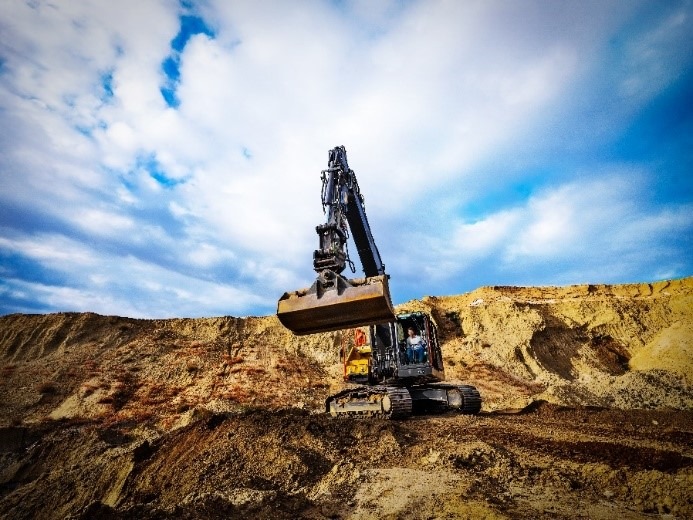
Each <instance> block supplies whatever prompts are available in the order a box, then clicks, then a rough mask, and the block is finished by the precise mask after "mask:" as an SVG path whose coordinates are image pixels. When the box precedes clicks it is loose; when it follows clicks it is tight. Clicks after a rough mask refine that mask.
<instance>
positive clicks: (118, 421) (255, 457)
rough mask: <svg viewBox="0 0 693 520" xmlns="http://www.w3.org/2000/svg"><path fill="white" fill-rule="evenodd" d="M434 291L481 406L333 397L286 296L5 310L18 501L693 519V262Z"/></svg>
mask: <svg viewBox="0 0 693 520" xmlns="http://www.w3.org/2000/svg"><path fill="white" fill-rule="evenodd" d="M414 309H420V310H425V311H427V312H429V313H430V314H431V315H432V316H433V318H434V319H435V320H436V322H437V323H438V327H439V329H440V332H441V339H442V343H443V352H444V360H445V363H446V367H447V370H446V372H447V375H448V379H449V380H451V381H456V382H462V383H467V384H473V385H475V386H476V387H477V388H478V389H479V390H480V392H481V395H482V398H483V399H484V404H483V407H482V412H481V413H480V414H479V415H476V416H464V415H457V414H446V415H427V416H413V417H411V418H409V419H406V420H378V419H370V418H339V419H335V418H331V417H329V416H327V415H324V414H323V413H322V407H323V402H324V399H325V397H326V396H327V395H329V394H330V393H332V392H334V391H336V390H338V389H340V388H342V386H343V382H342V381H341V365H340V360H339V351H340V348H339V347H340V344H341V341H342V336H341V333H326V334H319V335H314V336H306V337H301V338H298V337H295V336H293V335H291V334H290V333H289V332H288V331H286V330H285V329H283V328H282V327H281V325H279V324H278V322H277V320H276V318H275V317H272V316H270V317H257V318H232V317H221V318H199V319H172V320H135V319H130V318H121V317H115V316H99V315H95V314H89V313H83V314H79V313H63V314H50V315H21V314H17V315H11V316H4V317H0V375H1V376H2V377H1V378H0V518H9V519H15V518H16V519H20V518H22V519H34V518H41V519H44V518H45V519H53V518H55V519H58V518H60V519H63V518H72V519H92V518H96V519H98V518H103V519H125V518H128V519H129V518H144V519H168V518H176V519H187V518H190V519H192V518H267V519H270V518H272V519H274V518H292V519H293V518H310V519H325V518H335V519H336V518H343V519H370V518H386V519H387V518H389V519H400V518H402V519H448V518H449V519H454V518H469V519H479V518H481V519H483V518H512V519H520V518H523V519H524V518H552V519H553V518H566V519H568V518H570V519H572V518H589V519H611V518H621V519H639V518H681V519H685V518H693V390H692V388H691V383H692V376H693V350H692V349H693V311H692V309H693V279H690V278H689V279H684V280H678V281H673V282H658V283H656V284H632V285H627V286H571V287H566V288H508V287H494V288H482V289H478V290H477V291H474V292H472V293H469V294H465V295H460V296H451V297H440V298H435V297H429V298H424V299H423V300H420V301H414V302H409V303H408V304H406V305H403V306H400V308H399V310H402V311H407V310H414Z"/></svg>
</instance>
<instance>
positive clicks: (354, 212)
mask: <svg viewBox="0 0 693 520" xmlns="http://www.w3.org/2000/svg"><path fill="white" fill-rule="evenodd" d="M322 183H323V186H322V205H323V210H324V211H325V212H326V214H327V221H326V222H325V223H324V224H321V225H319V226H317V227H316V228H315V230H316V232H317V233H318V236H319V238H320V247H319V248H318V249H316V250H315V252H314V253H313V268H314V269H315V272H316V273H317V275H318V276H317V279H316V280H315V282H314V283H313V285H312V286H310V287H308V288H306V289H300V290H298V291H294V292H288V293H284V295H283V296H282V297H281V298H280V299H279V302H278V303H277V317H278V318H279V321H281V323H282V324H283V325H284V326H285V327H286V328H288V329H289V330H291V331H292V332H294V333H295V334H298V335H303V334H314V333H317V332H328V331H332V330H340V329H345V328H351V327H358V326H362V325H370V324H374V323H382V322H387V321H392V320H394V319H395V313H394V310H393V308H392V299H391V298H390V290H389V287H388V283H387V280H388V278H389V276H388V275H387V274H386V273H385V265H384V264H383V263H382V260H381V258H380V253H379V252H378V248H377V247H376V245H375V241H374V239H373V235H372V233H371V229H370V225H369V224H368V219H367V218H366V210H365V206H364V202H363V196H362V195H361V193H360V191H359V186H358V182H357V181H356V175H355V174H354V172H353V171H352V170H351V169H350V168H349V165H348V163H347V159H346V150H345V148H344V147H343V146H338V147H336V148H333V149H332V150H330V152H329V160H328V167H327V169H326V170H323V171H322ZM349 230H351V235H352V237H353V240H354V243H355V245H356V249H357V251H358V254H359V259H360V260H361V265H362V266H363V271H364V274H365V275H366V276H365V278H357V279H348V278H345V277H343V276H342V275H341V273H342V271H343V270H344V268H345V267H346V265H347V264H348V265H350V266H351V268H352V272H353V271H354V268H353V264H352V262H351V261H350V259H349V255H348V251H347V247H346V243H347V238H348V237H349Z"/></svg>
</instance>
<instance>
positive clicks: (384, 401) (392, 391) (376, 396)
mask: <svg viewBox="0 0 693 520" xmlns="http://www.w3.org/2000/svg"><path fill="white" fill-rule="evenodd" d="M325 411H326V412H327V413H329V414H330V415H331V416H333V417H348V416H367V417H380V418H383V419H402V418H404V417H408V416H409V415H411V413H412V399H411V396H410V395H409V391H408V390H407V389H406V388H401V387H395V386H360V387H357V388H349V389H347V390H343V391H342V392H339V393H337V394H334V395H331V396H330V397H328V398H327V400H326V401H325Z"/></svg>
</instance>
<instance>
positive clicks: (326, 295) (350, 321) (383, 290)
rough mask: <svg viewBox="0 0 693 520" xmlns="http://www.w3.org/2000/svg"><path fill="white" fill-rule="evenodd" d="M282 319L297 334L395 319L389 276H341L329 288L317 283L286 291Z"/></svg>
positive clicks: (280, 312) (279, 306)
mask: <svg viewBox="0 0 693 520" xmlns="http://www.w3.org/2000/svg"><path fill="white" fill-rule="evenodd" d="M277 317H278V318H279V321H281V322H282V324H283V325H284V326H285V327H286V328H287V329H289V330H291V331H292V332H293V333H294V334H297V335H299V336H301V335H304V334H315V333H316V332H329V331H332V330H340V329H348V328H353V327H360V326H364V325H371V324H375V323H383V322H387V321H393V320H394V319H395V311H394V309H393V308H392V300H391V299H390V289H389V288H388V285H387V275H381V276H372V277H370V278H360V279H356V280H346V279H344V278H341V277H339V283H335V285H334V286H333V287H330V288H329V289H322V288H321V287H320V285H319V284H317V283H316V284H314V285H313V286H312V287H310V288H308V289H302V290H299V291H294V292H290V293H284V295H283V296H282V297H281V298H280V299H279V302H278V304H277Z"/></svg>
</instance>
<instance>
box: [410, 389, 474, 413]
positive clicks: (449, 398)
mask: <svg viewBox="0 0 693 520" xmlns="http://www.w3.org/2000/svg"><path fill="white" fill-rule="evenodd" d="M409 391H410V394H411V396H412V400H413V408H414V410H415V412H416V413H431V412H433V413H441V412H445V411H446V410H447V411H451V412H457V413H462V414H466V415H475V414H477V413H479V412H480V411H481V395H480V394H479V391H478V390H477V389H476V388H474V387H473V386H470V385H451V384H445V383H432V384H424V385H417V386H412V387H410V388H409Z"/></svg>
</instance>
